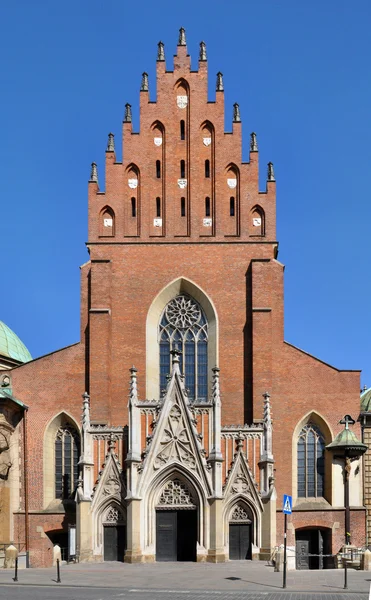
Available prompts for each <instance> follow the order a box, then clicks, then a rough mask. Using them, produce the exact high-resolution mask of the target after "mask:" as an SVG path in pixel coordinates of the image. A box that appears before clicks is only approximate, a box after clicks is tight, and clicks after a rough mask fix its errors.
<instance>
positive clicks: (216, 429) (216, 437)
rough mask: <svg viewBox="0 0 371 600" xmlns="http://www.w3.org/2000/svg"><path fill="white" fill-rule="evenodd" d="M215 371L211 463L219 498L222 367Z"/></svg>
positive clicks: (215, 491)
mask: <svg viewBox="0 0 371 600" xmlns="http://www.w3.org/2000/svg"><path fill="white" fill-rule="evenodd" d="M212 371H213V384H212V397H213V412H212V417H213V427H212V432H213V434H212V447H211V452H210V455H209V463H210V464H211V468H212V482H213V493H214V495H215V496H216V497H217V498H218V497H221V495H222V475H221V473H222V471H221V468H220V467H221V465H220V463H222V462H223V455H222V450H221V446H222V434H221V427H222V425H221V410H222V406H221V405H222V403H221V400H220V386H219V373H220V369H219V368H218V367H214V368H213V369H212Z"/></svg>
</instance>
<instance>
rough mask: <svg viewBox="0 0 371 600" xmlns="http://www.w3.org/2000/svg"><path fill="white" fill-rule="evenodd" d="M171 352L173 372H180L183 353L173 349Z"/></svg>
mask: <svg viewBox="0 0 371 600" xmlns="http://www.w3.org/2000/svg"><path fill="white" fill-rule="evenodd" d="M170 354H171V364H172V373H180V367H179V363H180V360H179V357H180V355H181V352H180V350H176V349H174V350H171V351H170Z"/></svg>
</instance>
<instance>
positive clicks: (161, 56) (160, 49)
mask: <svg viewBox="0 0 371 600" xmlns="http://www.w3.org/2000/svg"><path fill="white" fill-rule="evenodd" d="M157 60H158V61H161V62H163V61H164V60H165V46H164V43H163V42H159V43H158V44H157Z"/></svg>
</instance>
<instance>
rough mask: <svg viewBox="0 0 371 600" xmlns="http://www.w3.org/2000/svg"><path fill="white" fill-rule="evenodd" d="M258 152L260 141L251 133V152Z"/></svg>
mask: <svg viewBox="0 0 371 600" xmlns="http://www.w3.org/2000/svg"><path fill="white" fill-rule="evenodd" d="M257 151H258V140H257V139H256V133H255V132H254V131H253V132H252V133H250V152H257Z"/></svg>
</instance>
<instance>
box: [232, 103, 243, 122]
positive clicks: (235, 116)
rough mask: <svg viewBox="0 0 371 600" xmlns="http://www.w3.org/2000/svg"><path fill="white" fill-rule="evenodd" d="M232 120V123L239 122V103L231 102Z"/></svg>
mask: <svg viewBox="0 0 371 600" xmlns="http://www.w3.org/2000/svg"><path fill="white" fill-rule="evenodd" d="M233 121H234V123H240V122H241V114H240V105H239V104H237V102H235V103H234V104H233Z"/></svg>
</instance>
